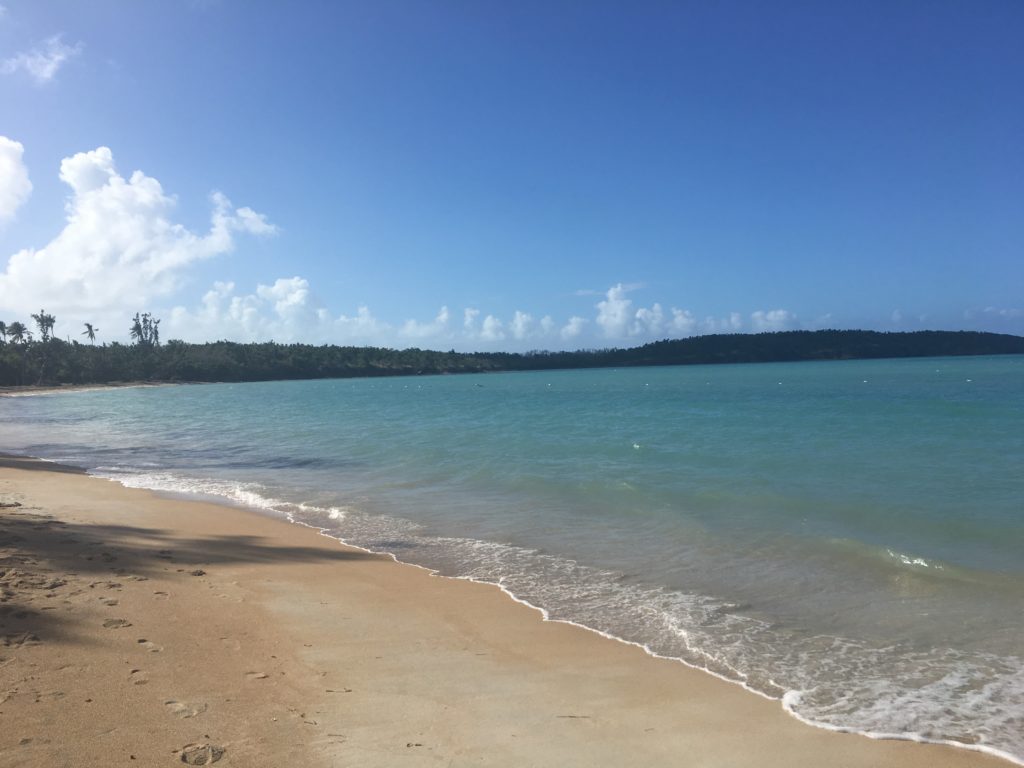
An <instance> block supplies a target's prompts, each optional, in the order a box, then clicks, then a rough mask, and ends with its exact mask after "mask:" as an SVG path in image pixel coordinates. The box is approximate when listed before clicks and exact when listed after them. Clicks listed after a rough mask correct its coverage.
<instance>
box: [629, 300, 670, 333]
mask: <svg viewBox="0 0 1024 768" xmlns="http://www.w3.org/2000/svg"><path fill="white" fill-rule="evenodd" d="M664 324H665V313H664V312H663V311H662V309H661V304H658V303H657V302H655V304H654V306H653V307H651V308H650V309H647V308H646V307H641V308H640V309H638V310H637V311H636V322H635V323H634V324H633V328H632V329H631V331H630V332H631V333H632V334H633V335H634V336H639V335H650V336H658V335H660V334H661V332H662V330H663V328H664Z"/></svg>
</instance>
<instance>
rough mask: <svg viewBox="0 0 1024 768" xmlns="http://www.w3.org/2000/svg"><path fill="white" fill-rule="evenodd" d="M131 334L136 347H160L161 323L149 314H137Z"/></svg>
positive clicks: (133, 320)
mask: <svg viewBox="0 0 1024 768" xmlns="http://www.w3.org/2000/svg"><path fill="white" fill-rule="evenodd" d="M129 332H130V333H131V337H132V339H133V340H134V341H135V343H136V345H138V346H140V347H159V346H160V321H159V320H158V319H157V318H155V317H153V316H152V315H151V314H149V312H145V313H143V314H142V315H140V314H139V313H138V312H136V313H135V317H133V318H132V327H131V328H130V329H129Z"/></svg>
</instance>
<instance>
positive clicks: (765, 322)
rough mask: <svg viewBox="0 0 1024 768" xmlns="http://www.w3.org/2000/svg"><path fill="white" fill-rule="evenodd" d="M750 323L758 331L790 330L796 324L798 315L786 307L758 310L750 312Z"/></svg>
mask: <svg viewBox="0 0 1024 768" xmlns="http://www.w3.org/2000/svg"><path fill="white" fill-rule="evenodd" d="M750 324H751V327H753V329H754V331H755V332H757V333H763V332H765V331H788V330H790V329H792V328H794V327H795V326H796V315H794V314H793V313H792V312H790V311H789V310H786V309H772V310H769V311H768V312H765V311H764V310H758V311H756V312H752V313H751V314H750Z"/></svg>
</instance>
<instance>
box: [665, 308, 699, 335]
mask: <svg viewBox="0 0 1024 768" xmlns="http://www.w3.org/2000/svg"><path fill="white" fill-rule="evenodd" d="M671 327H672V333H673V334H674V335H677V336H692V335H693V334H695V333H696V332H697V318H696V317H694V316H693V312H691V311H690V310H688V309H676V308H675V307H673V308H672V323H671Z"/></svg>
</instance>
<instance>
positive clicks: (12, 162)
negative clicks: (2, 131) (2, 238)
mask: <svg viewBox="0 0 1024 768" xmlns="http://www.w3.org/2000/svg"><path fill="white" fill-rule="evenodd" d="M24 154H25V147H23V146H22V145H21V143H20V142H17V141H14V140H13V139H8V138H7V137H6V136H0V226H2V225H3V224H5V223H6V222H8V221H10V220H11V219H13V218H14V213H15V212H16V211H17V210H18V208H20V207H21V205H22V203H24V202H25V201H26V200H27V199H28V196H29V195H30V194H31V193H32V182H31V181H29V179H28V168H26V167H25V163H24V161H23V160H22V156H23V155H24Z"/></svg>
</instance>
